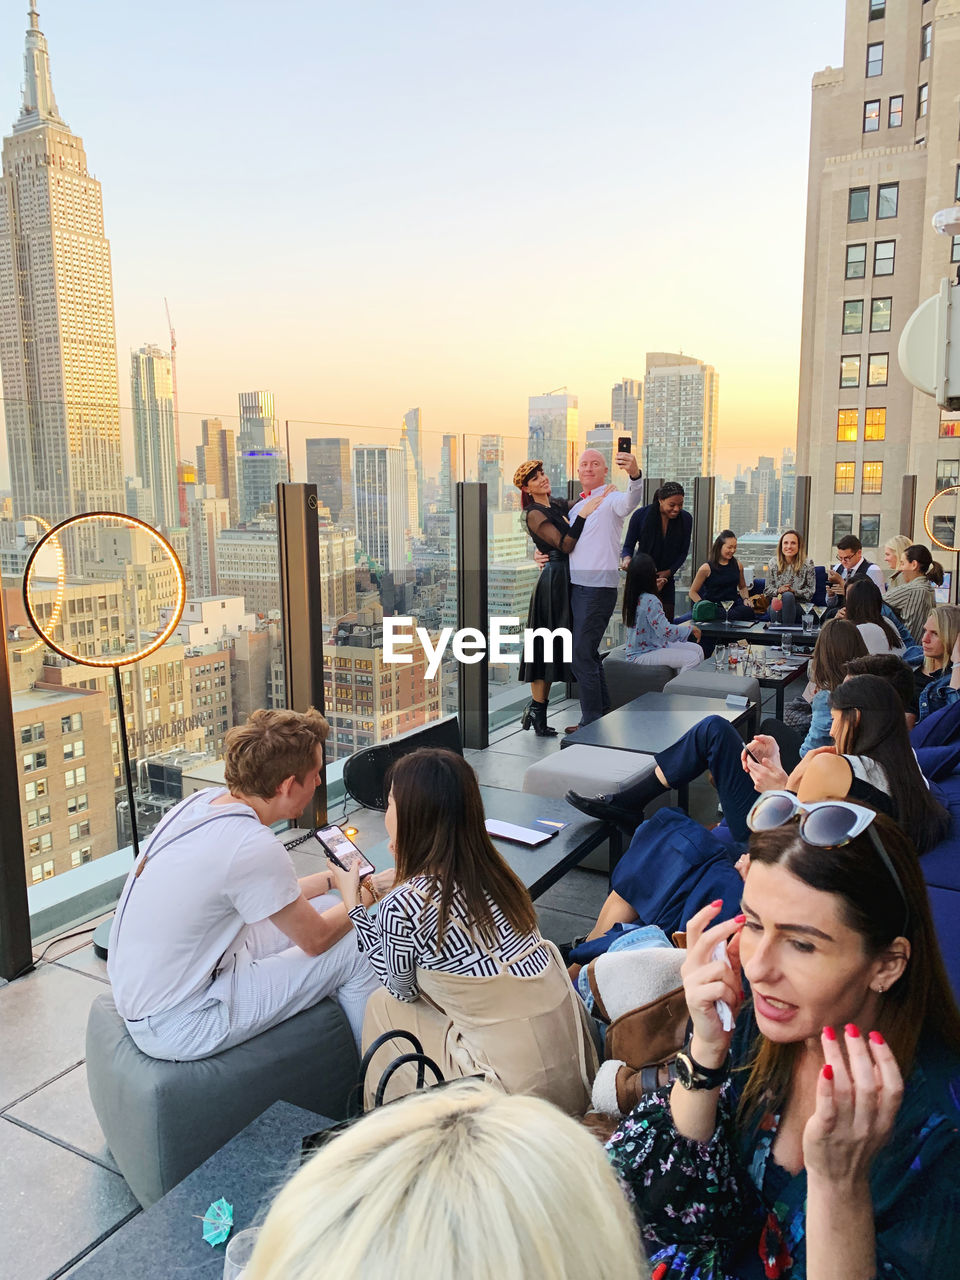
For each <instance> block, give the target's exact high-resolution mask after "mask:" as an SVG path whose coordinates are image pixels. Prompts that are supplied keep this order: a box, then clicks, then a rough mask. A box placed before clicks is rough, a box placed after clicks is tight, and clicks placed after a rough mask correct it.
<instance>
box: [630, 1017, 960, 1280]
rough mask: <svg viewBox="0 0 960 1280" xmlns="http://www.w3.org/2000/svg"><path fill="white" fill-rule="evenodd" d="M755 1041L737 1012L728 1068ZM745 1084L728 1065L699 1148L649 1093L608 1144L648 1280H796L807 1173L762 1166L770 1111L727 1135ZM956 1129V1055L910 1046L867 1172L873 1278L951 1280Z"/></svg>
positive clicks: (771, 1128) (955, 1244) (958, 1181)
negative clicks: (897, 1102) (909, 1061)
mask: <svg viewBox="0 0 960 1280" xmlns="http://www.w3.org/2000/svg"><path fill="white" fill-rule="evenodd" d="M758 1034H759V1033H758V1032H757V1028H756V1023H755V1021H754V1018H753V1011H752V1008H751V1007H749V1006H745V1007H744V1009H743V1010H742V1011H741V1014H740V1017H739V1023H738V1027H737V1030H736V1032H735V1033H734V1040H733V1045H732V1052H733V1062H734V1065H735V1067H737V1066H742V1065H743V1064H745V1063H748V1062H749V1061H750V1059H751V1057H752V1045H753V1043H754V1041H755V1039H756V1037H757V1035H758ZM746 1077H747V1072H746V1071H739V1070H736V1069H735V1070H734V1073H733V1075H732V1077H731V1079H729V1080H728V1081H727V1083H726V1084H725V1085H724V1086H723V1088H722V1089H721V1091H720V1100H719V1105H718V1112H717V1128H716V1130H715V1132H714V1134H713V1136H712V1137H711V1139H710V1141H709V1142H705V1143H698V1142H693V1141H691V1140H690V1139H687V1138H684V1137H682V1136H681V1135H680V1134H679V1133H678V1132H677V1130H676V1129H675V1128H674V1125H673V1119H672V1116H671V1113H670V1099H669V1093H668V1092H663V1093H652V1094H648V1095H647V1096H646V1097H645V1098H644V1100H643V1101H642V1102H641V1103H640V1104H639V1106H637V1107H636V1108H635V1109H634V1111H632V1112H631V1113H630V1115H629V1116H627V1117H625V1119H624V1120H623V1122H622V1124H621V1126H620V1128H619V1130H618V1131H617V1132H616V1133H614V1135H613V1136H612V1137H611V1139H610V1141H609V1142H608V1144H607V1153H608V1155H609V1158H610V1161H611V1163H612V1165H613V1168H614V1170H615V1171H616V1173H617V1174H618V1175H619V1177H620V1180H621V1183H622V1184H623V1186H624V1187H625V1189H626V1191H627V1194H628V1196H629V1197H630V1198H631V1200H632V1201H633V1203H634V1206H635V1208H636V1212H637V1216H638V1218H639V1221H640V1227H641V1231H642V1234H643V1237H644V1240H645V1242H646V1246H647V1250H648V1253H649V1257H650V1265H651V1273H652V1277H653V1280H805V1277H806V1247H805V1226H806V1183H807V1179H806V1173H805V1172H801V1173H799V1174H798V1175H796V1176H794V1175H791V1174H790V1173H789V1172H788V1171H787V1170H786V1169H784V1168H782V1167H781V1166H780V1165H778V1164H777V1163H776V1161H775V1160H774V1159H773V1156H772V1149H773V1143H774V1139H775V1137H776V1133H777V1127H778V1123H779V1116H777V1115H776V1114H772V1113H768V1114H766V1115H764V1116H762V1117H761V1118H760V1119H759V1121H758V1122H756V1123H755V1124H753V1125H751V1126H750V1127H749V1128H748V1129H747V1130H740V1129H738V1127H737V1123H736V1111H737V1105H738V1102H739V1097H740V1092H741V1090H742V1088H743V1085H744V1083H745V1081H746ZM958 1126H960V1059H958V1058H957V1057H956V1056H955V1055H954V1054H952V1053H951V1052H950V1051H949V1050H947V1049H945V1048H943V1047H942V1046H940V1045H935V1046H921V1050H920V1052H919V1053H918V1057H917V1062H916V1065H915V1066H914V1069H913V1071H912V1072H911V1073H910V1076H909V1077H908V1079H907V1082H906V1087H905V1090H904V1097H903V1102H902V1104H901V1107H900V1112H899V1114H898V1116H897V1121H896V1125H895V1127H894V1132H893V1135H892V1137H891V1139H890V1142H889V1143H888V1144H887V1146H886V1147H885V1148H884V1149H883V1151H882V1152H881V1153H880V1155H879V1156H878V1157H877V1159H876V1161H875V1162H874V1167H873V1171H872V1174H871V1186H872V1189H873V1203H874V1213H875V1221H876V1231H877V1277H878V1280H908V1277H910V1278H911V1280H912V1278H913V1277H918V1276H923V1277H924V1278H925V1280H955V1278H956V1276H957V1275H958V1274H960V1132H958ZM811 1280H821V1278H820V1277H814V1278H811ZM838 1280H839V1278H838Z"/></svg>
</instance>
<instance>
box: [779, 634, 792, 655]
mask: <svg viewBox="0 0 960 1280" xmlns="http://www.w3.org/2000/svg"><path fill="white" fill-rule="evenodd" d="M780 648H781V649H782V650H783V656H784V657H785V658H789V657H790V655H791V653H793V637H792V636H788V635H784V637H783V639H782V640H781V642H780Z"/></svg>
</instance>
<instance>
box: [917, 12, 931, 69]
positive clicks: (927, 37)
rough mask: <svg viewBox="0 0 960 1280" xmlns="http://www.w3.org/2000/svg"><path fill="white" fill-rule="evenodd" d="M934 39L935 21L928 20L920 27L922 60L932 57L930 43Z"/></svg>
mask: <svg viewBox="0 0 960 1280" xmlns="http://www.w3.org/2000/svg"><path fill="white" fill-rule="evenodd" d="M932 41H933V23H932V22H927V23H925V24H924V25H923V26H922V27H921V28H920V61H921V62H924V61H925V60H926V59H927V58H929V57H930V45H931V43H932Z"/></svg>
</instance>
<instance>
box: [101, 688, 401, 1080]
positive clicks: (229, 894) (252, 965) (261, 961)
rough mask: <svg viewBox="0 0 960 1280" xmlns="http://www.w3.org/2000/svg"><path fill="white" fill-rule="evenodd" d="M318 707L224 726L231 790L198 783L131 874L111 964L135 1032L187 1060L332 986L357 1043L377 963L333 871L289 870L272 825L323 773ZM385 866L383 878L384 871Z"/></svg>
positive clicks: (157, 1050)
mask: <svg viewBox="0 0 960 1280" xmlns="http://www.w3.org/2000/svg"><path fill="white" fill-rule="evenodd" d="M328 732H329V727H328V725H327V722H326V720H325V719H324V718H323V716H322V715H320V713H319V712H318V711H313V710H311V711H307V712H304V713H302V714H301V713H300V712H296V711H255V712H254V713H253V715H251V716H250V718H249V720H248V721H247V723H246V724H245V725H242V726H239V727H237V728H234V729H231V730H230V732H229V733H228V734H227V739H226V745H227V753H226V760H225V769H224V773H225V777H226V781H227V788H228V789H227V790H224V791H221V790H217V789H214V788H210V789H207V790H203V791H199V792H195V793H194V794H193V795H190V796H188V797H187V798H186V799H185V800H182V801H181V802H180V803H179V804H178V805H176V806H175V807H174V808H173V809H171V810H170V812H169V813H168V814H167V815H166V816H165V817H164V819H163V821H162V822H161V823H160V825H159V826H158V827H157V829H156V830H155V831H154V832H153V835H152V836H151V838H150V840H149V841H148V843H147V845H146V846H145V848H144V851H143V853H142V855H141V857H140V859H139V861H138V863H137V865H136V867H135V868H134V869H133V870H132V871H131V872H130V875H129V876H128V877H127V882H126V884H125V885H124V888H123V892H122V894H121V895H120V901H119V903H118V904H117V912H116V915H115V916H114V920H113V927H112V929H111V933H110V953H109V960H108V962H107V972H108V974H109V977H110V982H111V984H112V986H113V998H114V1001H115V1003H116V1006H117V1011H118V1012H119V1014H120V1015H121V1017H122V1018H123V1019H124V1021H125V1023H126V1025H127V1030H128V1031H129V1032H130V1035H131V1037H132V1038H133V1040H134V1042H135V1044H136V1045H137V1046H138V1047H139V1048H140V1049H141V1050H142V1051H143V1052H144V1053H146V1054H149V1055H150V1056H151V1057H154V1058H165V1059H169V1060H174V1061H177V1060H180V1061H189V1060H192V1059H195V1058H206V1057H209V1056H210V1055H211V1054H213V1053H218V1052H220V1051H221V1050H222V1049H228V1048H230V1047H231V1046H232V1045H235V1044H239V1043H241V1042H242V1041H244V1040H249V1039H250V1038H251V1037H253V1036H255V1035H257V1034H259V1032H261V1031H266V1030H267V1029H268V1028H269V1027H272V1026H275V1025H276V1024H277V1023H278V1022H282V1021H283V1020H284V1019H286V1018H289V1017H291V1016H292V1015H293V1014H295V1013H299V1012H300V1011H301V1010H303V1009H307V1008H309V1007H310V1006H311V1005H314V1004H316V1003H317V1002H318V1001H319V1000H322V999H323V998H324V997H325V996H331V997H332V998H333V999H335V1000H336V1001H337V1002H338V1003H339V1004H340V1007H341V1008H342V1009H343V1012H344V1014H345V1015H346V1017H347V1020H348V1021H349V1023H350V1026H351V1029H352V1031H353V1034H354V1037H355V1039H356V1041H357V1044H358V1046H359V1043H360V1033H361V1030H362V1026H363V1013H364V1008H365V1006H366V1002H367V998H368V997H369V995H370V994H371V992H372V991H374V990H376V988H377V986H378V985H379V984H378V980H377V975H376V973H375V972H374V970H373V968H372V967H371V966H370V964H369V962H368V960H367V959H366V957H365V956H364V955H362V954H361V953H360V951H359V950H358V948H357V943H356V936H355V935H354V933H353V924H352V922H351V920H350V918H349V916H348V915H347V912H346V908H345V907H344V906H343V904H342V902H340V901H339V900H338V899H337V898H334V897H331V896H328V895H329V894H330V891H331V889H332V887H333V881H332V878H331V874H330V872H329V871H327V870H324V871H318V872H315V873H314V874H313V875H310V876H305V877H304V878H303V879H300V880H298V879H297V876H296V873H295V871H294V868H293V863H292V861H291V859H290V855H289V853H288V852H287V850H286V849H285V848H284V846H283V844H282V843H281V842H280V840H278V839H277V837H276V836H275V835H274V834H273V832H272V831H271V830H270V827H271V825H272V824H273V823H275V822H280V821H282V820H284V819H291V818H298V817H299V816H300V815H301V813H303V811H304V810H305V809H306V807H307V805H308V804H309V803H310V800H311V798H312V796H313V793H314V791H315V790H316V787H317V784H318V782H319V780H320V772H321V769H322V767H323V743H324V740H325V739H326V736H327V733H328ZM392 876H393V873H392V872H390V873H384V875H382V876H381V877H379V878H378V883H377V885H376V886H375V887H374V888H370V887H369V882H365V883H367V885H368V894H369V900H370V901H372V899H373V897H374V896H377V894H378V891H379V888H380V886H381V884H385V883H387V882H389V881H392Z"/></svg>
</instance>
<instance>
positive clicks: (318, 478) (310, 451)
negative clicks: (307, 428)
mask: <svg viewBox="0 0 960 1280" xmlns="http://www.w3.org/2000/svg"><path fill="white" fill-rule="evenodd" d="M306 443H307V484H315V485H316V486H317V501H318V502H319V503H320V504H321V506H324V507H327V508H328V509H329V511H330V517H331V519H332V520H333V523H334V524H335V525H343V526H345V527H346V528H348V529H355V528H356V513H355V511H354V506H353V471H352V468H351V466H350V441H349V440H348V439H347V438H346V436H329V437H319V438H317V437H315V438H313V439H310V440H308V441H307V442H306Z"/></svg>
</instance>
